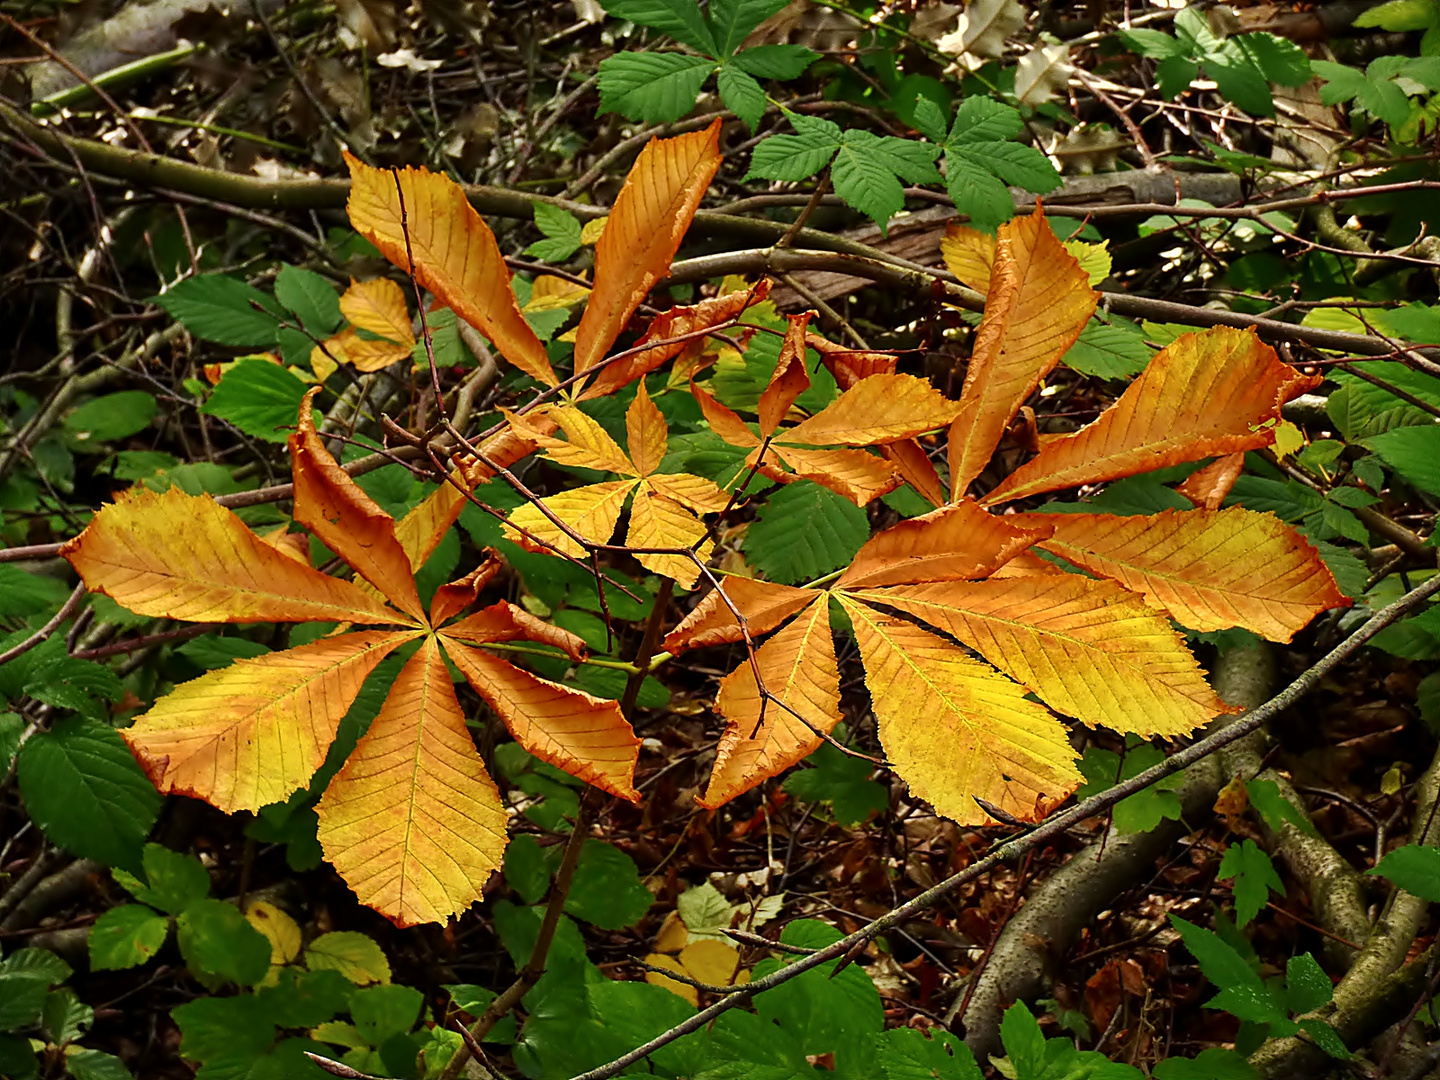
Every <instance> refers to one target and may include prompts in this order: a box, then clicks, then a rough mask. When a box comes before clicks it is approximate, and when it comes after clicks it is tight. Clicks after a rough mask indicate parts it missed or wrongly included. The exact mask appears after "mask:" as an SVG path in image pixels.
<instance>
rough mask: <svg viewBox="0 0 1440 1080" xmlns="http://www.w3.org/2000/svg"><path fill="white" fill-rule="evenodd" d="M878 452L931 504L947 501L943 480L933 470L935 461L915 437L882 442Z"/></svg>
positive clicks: (937, 504)
mask: <svg viewBox="0 0 1440 1080" xmlns="http://www.w3.org/2000/svg"><path fill="white" fill-rule="evenodd" d="M880 453H882V454H883V455H885V460H886V461H888V462H890V464H892V465H894V466H895V471H896V472H898V473H899V474H900V476H901V478H902V479H903V480H904V481H905V482H906V483H907V484H909V485H910V486H911V487H913V488H914V489H915V490H916V491H918V492H919V493H920V494H921V495H923V496H924V497H925V499H926V501H927V502H929V503H930V505H931V506H944V505H945V503H946V502H947V501H948V500H947V497H946V493H945V482H944V481H943V480H941V479H940V474H939V473H938V472H936V470H935V463H934V462H933V461H931V460H930V455H929V454H927V453H926V452H925V448H924V447H923V446H921V445H920V443H919V442H918V441H917V440H915V439H901V440H900V441H899V442H893V443H884V444H882V445H881V447H880Z"/></svg>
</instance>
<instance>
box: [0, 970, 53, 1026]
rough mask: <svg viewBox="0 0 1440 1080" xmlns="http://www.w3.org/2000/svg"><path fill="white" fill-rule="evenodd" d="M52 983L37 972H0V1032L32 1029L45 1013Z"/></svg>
mask: <svg viewBox="0 0 1440 1080" xmlns="http://www.w3.org/2000/svg"><path fill="white" fill-rule="evenodd" d="M49 992H50V980H49V979H48V978H47V977H46V976H44V975H43V974H41V973H39V972H35V971H0V1031H16V1030H18V1029H20V1028H25V1027H29V1026H30V1025H31V1024H33V1023H35V1022H36V1021H37V1020H39V1019H40V1014H41V1013H42V1012H44V1010H45V997H46V995H47V994H48V993H49Z"/></svg>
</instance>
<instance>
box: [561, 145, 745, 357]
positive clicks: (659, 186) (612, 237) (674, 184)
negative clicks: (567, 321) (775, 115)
mask: <svg viewBox="0 0 1440 1080" xmlns="http://www.w3.org/2000/svg"><path fill="white" fill-rule="evenodd" d="M719 168H720V121H719V120H716V121H715V122H714V123H713V124H711V125H710V126H709V127H708V128H705V129H704V130H702V131H695V132H691V133H689V134H687V135H678V136H676V137H675V138H673V139H651V140H650V142H649V143H647V144H646V146H645V149H644V150H642V151H640V156H639V157H638V158H636V159H635V164H634V165H633V166H632V167H631V169H630V173H629V175H628V176H626V178H625V184H624V186H623V187H622V188H621V189H620V194H619V195H617V196H616V197H615V204H614V206H613V207H611V210H610V217H609V220H608V221H606V223H605V231H604V232H603V233H602V234H601V235H600V239H599V241H598V242H597V243H596V244H595V291H594V292H593V293H592V294H591V296H590V301H589V303H588V304H586V306H585V314H584V315H583V316H581V319H580V325H579V327H578V328H576V331H575V370H576V371H577V372H578V371H587V370H589V369H590V368H592V367H594V366H595V365H596V363H598V362H599V360H600V358H601V357H603V356H604V355H605V353H606V352H607V351H608V350H609V348H610V346H611V345H613V344H614V342H615V339H616V338H617V337H619V335H620V331H621V330H622V329H624V327H625V324H626V323H627V322H629V321H630V316H631V315H633V314H634V313H635V309H636V308H637V307H639V306H640V302H641V301H642V300H644V299H645V294H646V293H648V292H649V291H650V289H651V287H652V286H653V285H654V284H655V283H656V282H657V281H659V280H660V279H661V278H662V277H664V276H665V273H666V271H667V270H669V268H670V260H671V259H673V258H674V257H675V252H676V251H677V250H678V249H679V247H680V241H681V239H682V238H683V237H684V235H685V230H686V229H687V228H688V227H689V225H690V219H691V218H692V217H694V216H695V210H696V208H697V207H698V206H699V205H700V200H701V198H703V197H704V195H705V191H706V189H707V188H708V187H709V186H710V181H711V180H712V179H713V178H714V176H715V172H716V170H717V169H719Z"/></svg>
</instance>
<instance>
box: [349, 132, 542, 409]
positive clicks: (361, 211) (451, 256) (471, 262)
mask: <svg viewBox="0 0 1440 1080" xmlns="http://www.w3.org/2000/svg"><path fill="white" fill-rule="evenodd" d="M345 162H346V164H347V165H349V166H350V199H349V201H348V202H347V203H346V206H345V209H346V212H347V213H348V214H349V215H350V223H351V224H352V225H354V226H355V230H356V231H357V232H359V233H360V234H361V235H362V236H364V237H365V238H366V239H367V240H369V241H370V242H371V243H372V244H374V245H375V246H376V247H377V248H379V249H380V252H381V254H383V255H384V256H385V257H386V258H387V259H389V260H390V261H391V262H392V263H394V264H395V265H396V266H398V267H400V269H401V270H405V271H407V272H408V271H409V270H410V269H411V267H410V256H409V254H408V253H407V245H406V233H407V232H408V233H409V246H408V252H413V253H414V256H415V266H414V274H415V279H416V280H417V281H418V282H419V283H420V284H421V285H423V286H424V287H425V288H427V289H429V290H430V291H431V292H432V293H434V294H435V296H436V298H437V299H438V300H439V301H440V303H441V304H443V305H444V306H445V307H448V308H451V309H452V310H453V311H454V312H455V314H456V315H458V316H460V318H462V319H464V320H465V321H466V322H468V323H469V324H470V325H471V326H473V327H475V329H477V330H479V331H480V332H481V333H482V334H484V335H485V336H486V337H487V338H489V339H490V340H491V341H492V342H494V343H495V347H496V348H497V349H498V350H500V353H501V355H502V356H504V357H505V359H507V360H509V361H510V362H511V363H512V364H514V365H515V366H516V367H517V368H519V369H520V370H521V371H523V372H525V374H527V375H529V376H530V377H531V378H533V379H536V380H537V381H539V382H542V383H544V384H545V385H547V386H554V385H556V384H557V383H558V382H559V379H557V378H556V377H555V372H554V370H553V369H552V368H551V367H550V358H549V357H548V356H547V355H546V353H545V346H544V344H543V343H542V342H541V341H540V339H539V338H538V337H536V335H535V331H534V330H532V329H531V328H530V324H529V323H527V322H526V321H525V316H524V315H523V314H521V312H520V305H519V304H518V303H516V300H515V293H514V292H513V291H512V290H511V288H510V270H509V268H508V267H507V266H506V265H505V259H504V256H502V255H501V254H500V247H499V245H498V244H497V243H496V242H495V234H494V233H492V232H491V231H490V226H488V225H486V224H485V222H484V220H483V219H482V218H481V217H480V215H479V214H478V213H476V211H475V208H474V207H473V206H471V205H470V203H469V201H468V200H467V199H466V198H465V192H464V190H463V189H462V188H461V187H460V186H459V185H458V184H456V183H455V182H454V181H453V180H451V179H450V178H449V177H447V176H442V175H440V174H439V173H432V172H430V171H428V170H426V169H415V168H410V167H408V166H407V167H406V168H404V169H397V170H394V171H391V170H388V169H372V168H371V167H370V166H368V165H366V164H364V163H362V162H361V161H359V160H357V159H356V158H354V157H352V156H351V155H350V154H349V153H346V155H345ZM397 182H398V188H397ZM402 196H403V201H404V227H403V228H402V216H401V201H402Z"/></svg>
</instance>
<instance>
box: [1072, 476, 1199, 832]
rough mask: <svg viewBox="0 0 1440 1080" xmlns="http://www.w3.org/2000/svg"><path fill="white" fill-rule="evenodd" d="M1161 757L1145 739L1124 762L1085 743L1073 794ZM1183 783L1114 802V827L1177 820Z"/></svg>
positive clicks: (1143, 828)
mask: <svg viewBox="0 0 1440 1080" xmlns="http://www.w3.org/2000/svg"><path fill="white" fill-rule="evenodd" d="M1082 505H1083V504H1082ZM1164 760H1165V755H1164V754H1163V753H1162V752H1161V751H1160V750H1159V748H1157V747H1154V746H1151V745H1149V744H1148V743H1137V744H1136V745H1134V746H1131V747H1130V748H1129V749H1127V750H1126V752H1125V758H1124V761H1123V763H1122V761H1121V759H1120V755H1119V754H1117V753H1115V752H1114V751H1113V750H1105V749H1102V748H1101V747H1098V746H1090V747H1086V749H1085V753H1084V755H1083V756H1082V757H1081V759H1080V771H1081V772H1082V773H1084V775H1085V781H1086V782H1085V783H1084V784H1083V785H1081V787H1080V788H1079V789H1078V790H1077V791H1076V792H1075V797H1076V798H1077V799H1079V800H1082V801H1083V800H1085V799H1088V798H1090V797H1091V796H1092V795H1098V794H1100V793H1101V792H1102V791H1106V790H1108V789H1110V788H1111V787H1114V786H1115V785H1116V784H1118V783H1120V782H1122V781H1124V780H1129V779H1130V778H1131V777H1133V776H1138V775H1140V774H1141V773H1142V772H1144V771H1145V770H1146V769H1148V768H1150V767H1151V766H1152V765H1158V764H1159V763H1160V762H1162V761H1164ZM1183 783H1184V777H1183V776H1181V775H1178V774H1177V775H1174V776H1167V777H1165V778H1164V779H1162V780H1157V781H1156V782H1155V783H1153V784H1151V785H1150V786H1149V787H1147V788H1145V789H1143V790H1141V791H1137V792H1136V793H1135V794H1134V795H1127V796H1126V797H1125V798H1123V799H1121V800H1120V801H1119V802H1118V803H1116V804H1115V809H1114V813H1113V820H1114V822H1115V829H1116V831H1117V832H1120V833H1122V834H1127V835H1128V834H1130V833H1139V832H1149V831H1150V830H1151V829H1153V828H1155V826H1157V825H1159V824H1160V822H1161V821H1162V820H1165V819H1169V820H1171V821H1179V820H1180V813H1181V808H1180V799H1179V797H1178V796H1177V795H1176V794H1175V789H1176V788H1178V787H1180V785H1181V784H1183Z"/></svg>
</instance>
